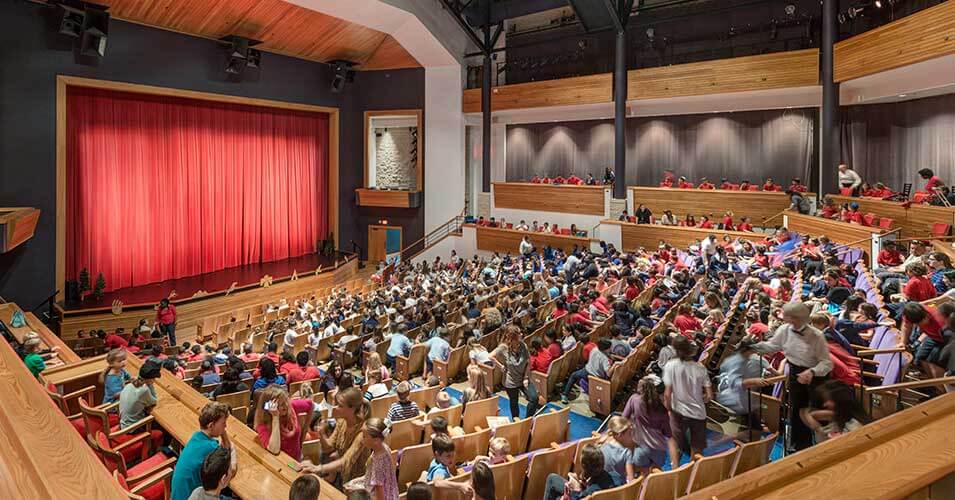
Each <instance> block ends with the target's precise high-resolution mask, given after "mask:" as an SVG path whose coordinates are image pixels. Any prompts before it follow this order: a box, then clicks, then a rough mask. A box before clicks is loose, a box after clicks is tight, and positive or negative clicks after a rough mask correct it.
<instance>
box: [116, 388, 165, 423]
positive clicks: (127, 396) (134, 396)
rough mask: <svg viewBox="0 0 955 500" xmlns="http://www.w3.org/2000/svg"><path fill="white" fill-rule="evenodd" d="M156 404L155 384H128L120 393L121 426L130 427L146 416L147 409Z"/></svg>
mask: <svg viewBox="0 0 955 500" xmlns="http://www.w3.org/2000/svg"><path fill="white" fill-rule="evenodd" d="M155 405H156V391H155V390H154V389H153V386H151V385H149V384H143V385H141V386H139V387H136V385H135V384H126V386H125V387H123V392H120V393H119V426H120V427H129V426H130V425H133V424H135V423H136V422H139V421H140V420H142V419H144V418H146V415H147V412H146V409H147V408H149V407H152V406H155Z"/></svg>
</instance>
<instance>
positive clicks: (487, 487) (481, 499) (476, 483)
mask: <svg viewBox="0 0 955 500" xmlns="http://www.w3.org/2000/svg"><path fill="white" fill-rule="evenodd" d="M471 490H472V491H473V492H474V500H494V499H496V498H497V497H496V496H495V494H494V475H493V474H492V473H491V466H490V465H488V464H487V462H478V463H476V464H474V468H473V469H471Z"/></svg>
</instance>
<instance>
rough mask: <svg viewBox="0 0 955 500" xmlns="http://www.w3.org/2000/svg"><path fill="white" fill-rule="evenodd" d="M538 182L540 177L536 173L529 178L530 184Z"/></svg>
mask: <svg viewBox="0 0 955 500" xmlns="http://www.w3.org/2000/svg"><path fill="white" fill-rule="evenodd" d="M540 183H541V178H540V177H538V176H536V175H535V176H534V177H533V178H532V179H531V184H540Z"/></svg>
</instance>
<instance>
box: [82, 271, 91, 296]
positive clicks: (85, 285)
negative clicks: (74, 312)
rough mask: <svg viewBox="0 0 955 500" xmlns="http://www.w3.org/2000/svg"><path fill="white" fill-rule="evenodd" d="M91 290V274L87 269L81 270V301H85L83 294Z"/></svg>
mask: <svg viewBox="0 0 955 500" xmlns="http://www.w3.org/2000/svg"><path fill="white" fill-rule="evenodd" d="M89 290H90V272H89V270H88V269H86V268H85V267H84V268H83V269H81V270H80V283H79V291H80V300H83V294H84V293H86V292H88V291H89Z"/></svg>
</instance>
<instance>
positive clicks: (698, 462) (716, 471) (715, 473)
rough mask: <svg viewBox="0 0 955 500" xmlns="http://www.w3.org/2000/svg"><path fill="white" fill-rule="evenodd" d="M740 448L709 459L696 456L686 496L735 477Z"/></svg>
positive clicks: (737, 447)
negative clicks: (734, 471) (734, 468)
mask: <svg viewBox="0 0 955 500" xmlns="http://www.w3.org/2000/svg"><path fill="white" fill-rule="evenodd" d="M739 449H740V448H739V446H734V447H733V448H731V449H729V450H726V451H724V452H723V453H718V454H716V455H712V456H709V457H704V456H702V455H695V456H694V457H693V458H694V462H693V471H692V472H691V473H690V483H689V485H688V486H687V490H686V494H687V495H689V494H690V493H693V492H694V491H698V490H702V489H703V488H706V487H707V486H711V485H714V484H716V483H718V482H720V481H722V480H724V479H729V478H731V477H733V465H734V464H735V463H736V459H737V458H738V457H739Z"/></svg>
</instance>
